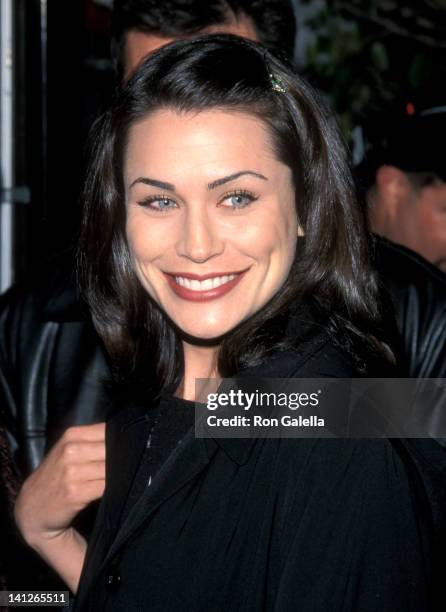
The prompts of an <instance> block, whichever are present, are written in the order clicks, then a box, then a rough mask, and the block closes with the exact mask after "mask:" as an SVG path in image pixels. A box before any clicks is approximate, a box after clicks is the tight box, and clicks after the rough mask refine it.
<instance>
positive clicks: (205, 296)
mask: <svg viewBox="0 0 446 612" xmlns="http://www.w3.org/2000/svg"><path fill="white" fill-rule="evenodd" d="M246 272H247V270H243V271H241V272H230V273H226V274H223V273H222V274H205V275H198V274H189V273H187V274H184V273H181V274H175V273H165V276H166V278H167V282H168V283H169V286H170V287H171V289H172V290H173V291H174V293H175V294H176V295H178V297H180V298H182V299H184V300H189V301H192V302H205V301H208V300H215V299H217V298H219V297H222V296H223V295H225V294H226V293H228V292H229V291H231V290H232V289H233V288H234V287H235V286H236V285H237V284H238V283H239V282H240V280H241V279H242V277H243V276H244V275H245V273H246Z"/></svg>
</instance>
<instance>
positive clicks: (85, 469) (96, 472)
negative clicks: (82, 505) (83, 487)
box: [65, 461, 105, 486]
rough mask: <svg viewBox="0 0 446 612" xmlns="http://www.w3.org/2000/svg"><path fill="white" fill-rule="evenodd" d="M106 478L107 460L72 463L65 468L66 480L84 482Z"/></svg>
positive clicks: (77, 482)
mask: <svg viewBox="0 0 446 612" xmlns="http://www.w3.org/2000/svg"><path fill="white" fill-rule="evenodd" d="M104 479H105V461H90V462H89V463H81V464H79V465H70V466H68V467H67V468H66V470H65V480H66V482H71V483H76V486H77V485H78V484H83V483H86V482H89V481H91V480H104Z"/></svg>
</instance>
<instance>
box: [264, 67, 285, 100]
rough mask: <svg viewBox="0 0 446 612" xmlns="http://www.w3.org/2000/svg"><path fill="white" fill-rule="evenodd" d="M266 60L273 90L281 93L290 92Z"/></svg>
mask: <svg viewBox="0 0 446 612" xmlns="http://www.w3.org/2000/svg"><path fill="white" fill-rule="evenodd" d="M264 59H265V65H266V70H267V71H268V77H269V82H270V83H271V89H273V90H274V91H278V92H279V93H286V92H287V91H288V90H287V88H286V86H285V83H284V82H283V81H282V79H281V78H280V77H278V76H277V75H276V74H274V72H273V71H272V70H271V67H270V65H269V64H268V62H267V61H266V58H264Z"/></svg>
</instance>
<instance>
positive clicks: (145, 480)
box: [121, 395, 194, 523]
mask: <svg viewBox="0 0 446 612" xmlns="http://www.w3.org/2000/svg"><path fill="white" fill-rule="evenodd" d="M152 410H153V411H154V412H153V414H154V422H153V425H152V427H151V429H150V433H149V437H148V438H147V442H146V447H145V450H144V454H143V456H142V459H141V463H140V464H139V467H138V471H137V472H136V475H135V479H134V481H133V484H132V488H131V489H130V493H129V496H128V498H127V501H126V503H125V506H124V510H123V512H122V516H121V523H122V522H124V520H125V519H126V518H127V515H128V513H129V512H130V510H131V509H132V508H133V506H134V505H135V503H136V502H137V501H138V499H139V498H140V497H141V495H142V493H143V492H144V491H145V489H146V488H147V487H150V486H151V484H152V482H153V480H154V478H155V476H156V474H157V473H158V471H159V470H160V468H161V467H162V465H163V464H164V463H165V462H166V461H167V459H168V457H169V456H170V454H171V453H172V452H173V451H174V450H175V448H176V447H177V446H178V444H180V443H181V440H182V439H183V437H184V436H185V435H186V433H187V431H188V430H189V429H191V427H193V424H194V402H189V401H186V400H183V399H180V398H178V397H174V396H172V395H166V396H164V397H163V398H162V399H161V401H160V402H159V404H158V405H157V406H155V407H153V409H152Z"/></svg>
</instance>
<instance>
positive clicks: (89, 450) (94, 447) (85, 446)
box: [61, 440, 105, 465]
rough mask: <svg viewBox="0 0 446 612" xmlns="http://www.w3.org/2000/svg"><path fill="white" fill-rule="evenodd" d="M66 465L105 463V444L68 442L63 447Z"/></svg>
mask: <svg viewBox="0 0 446 612" xmlns="http://www.w3.org/2000/svg"><path fill="white" fill-rule="evenodd" d="M61 455H62V458H63V460H64V462H65V464H68V465H69V464H73V465H74V464H75V465H78V464H82V463H90V462H91V461H105V442H103V441H101V442H86V441H79V440H76V441H72V442H71V441H67V442H65V443H64V444H63V446H62V447H61Z"/></svg>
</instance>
